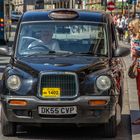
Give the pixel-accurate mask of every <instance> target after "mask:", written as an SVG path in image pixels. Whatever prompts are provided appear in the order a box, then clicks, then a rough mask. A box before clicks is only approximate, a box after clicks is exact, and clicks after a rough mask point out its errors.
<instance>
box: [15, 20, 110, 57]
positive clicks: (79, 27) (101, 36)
mask: <svg viewBox="0 0 140 140" xmlns="http://www.w3.org/2000/svg"><path fill="white" fill-rule="evenodd" d="M106 40H107V39H106V30H105V24H101V23H91V22H89V23H87V22H62V21H61V22H32V23H23V24H21V27H20V31H19V41H18V42H17V55H20V56H31V55H32V54H34V55H36V56H37V55H42V54H45V55H50V54H92V55H103V56H107V52H108V51H107V41H106ZM50 52H51V53H50Z"/></svg>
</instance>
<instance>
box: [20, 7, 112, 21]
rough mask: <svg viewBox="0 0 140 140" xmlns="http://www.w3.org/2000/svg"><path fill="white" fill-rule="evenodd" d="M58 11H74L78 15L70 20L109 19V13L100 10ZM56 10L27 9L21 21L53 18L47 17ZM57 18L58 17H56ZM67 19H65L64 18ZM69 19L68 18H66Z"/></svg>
mask: <svg viewBox="0 0 140 140" xmlns="http://www.w3.org/2000/svg"><path fill="white" fill-rule="evenodd" d="M57 10H58V11H59V10H61V11H64V12H65V11H67V10H71V11H76V12H77V13H78V15H79V16H78V17H77V18H75V19H71V20H78V21H94V22H105V23H106V22H107V21H108V19H109V14H107V13H105V12H100V11H83V10H74V9H57ZM53 11H56V9H55V10H50V11H46V10H44V9H43V10H34V11H27V12H25V13H24V14H23V16H22V18H21V22H27V21H44V20H55V19H52V18H50V17H49V14H50V12H53ZM57 20H58V19H57ZM60 20H61V19H60ZM65 20H67V19H65ZM68 20H70V19H68Z"/></svg>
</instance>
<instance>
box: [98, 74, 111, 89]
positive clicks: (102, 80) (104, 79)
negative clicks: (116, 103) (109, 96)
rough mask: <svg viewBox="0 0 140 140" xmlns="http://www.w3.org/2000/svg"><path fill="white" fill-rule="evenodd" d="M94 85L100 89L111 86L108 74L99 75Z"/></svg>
mask: <svg viewBox="0 0 140 140" xmlns="http://www.w3.org/2000/svg"><path fill="white" fill-rule="evenodd" d="M96 85H97V87H98V88H99V89H100V90H107V89H109V88H110V87H111V80H110V78H109V77H108V76H105V75H104V76H100V77H98V78H97V80H96Z"/></svg>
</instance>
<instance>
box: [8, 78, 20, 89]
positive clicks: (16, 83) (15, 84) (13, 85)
mask: <svg viewBox="0 0 140 140" xmlns="http://www.w3.org/2000/svg"><path fill="white" fill-rule="evenodd" d="M7 86H8V88H10V89H11V90H18V89H19V88H20V86H21V80H20V78H19V77H18V76H17V75H11V76H9V77H8V79H7Z"/></svg>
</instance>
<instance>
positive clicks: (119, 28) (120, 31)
mask: <svg viewBox="0 0 140 140" xmlns="http://www.w3.org/2000/svg"><path fill="white" fill-rule="evenodd" d="M124 27H125V19H124V18H122V16H121V15H119V17H118V19H117V24H116V28H117V31H118V37H119V40H123V35H124Z"/></svg>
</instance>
